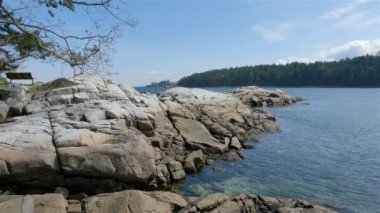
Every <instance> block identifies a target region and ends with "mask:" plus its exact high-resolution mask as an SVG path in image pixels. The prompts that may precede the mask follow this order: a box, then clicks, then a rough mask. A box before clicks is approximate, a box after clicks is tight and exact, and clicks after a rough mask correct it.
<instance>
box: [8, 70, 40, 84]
mask: <svg viewBox="0 0 380 213" xmlns="http://www.w3.org/2000/svg"><path fill="white" fill-rule="evenodd" d="M5 75H6V76H7V78H8V79H9V80H10V81H11V83H12V80H32V84H33V83H34V81H33V76H32V73H30V72H7V73H5Z"/></svg>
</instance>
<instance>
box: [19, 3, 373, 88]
mask: <svg viewBox="0 0 380 213" xmlns="http://www.w3.org/2000/svg"><path fill="white" fill-rule="evenodd" d="M122 10H123V11H124V12H125V13H124V14H127V12H129V13H130V15H131V16H132V17H133V18H134V19H136V20H138V22H139V24H138V25H137V27H136V28H126V29H125V30H124V31H123V33H122V36H121V37H120V39H119V40H118V41H117V42H116V43H115V49H116V50H117V52H116V53H115V54H113V57H112V58H113V62H112V63H113V65H114V66H113V67H112V68H111V70H113V71H117V72H119V75H117V76H113V77H112V78H114V79H116V80H118V81H121V82H123V83H127V84H130V85H133V86H138V85H146V84H148V83H150V82H151V81H159V80H164V79H170V80H173V81H176V80H178V79H180V78H181V77H183V76H186V75H189V74H191V73H194V72H202V71H206V70H209V69H214V68H223V67H234V66H242V65H257V64H268V63H286V62H291V61H303V62H310V61H315V60H333V59H340V58H344V57H352V56H356V55H362V54H366V53H370V54H373V53H374V52H376V51H377V50H380V1H365V0H347V1H343V0H340V1H333V0H332V1H328V0H314V1H308V0H297V1H296V0H292V1H291V0H286V1H285V0H284V1H280V0H277V1H264V0H262V1H255V0H241V1H238V0H230V1H227V0H226V1H216V0H215V1H212V0H209V1H201V0H198V1H191V0H189V1H181V0H177V1H174V0H150V1H144V0H132V1H127V2H126V4H124V5H123V9H122ZM78 16H79V14H75V13H73V14H70V18H69V20H67V22H70V21H72V22H73V23H77V22H76V20H80V18H81V17H78ZM78 25H79V24H78ZM78 25H72V24H70V25H67V26H66V27H67V28H73V29H74V28H75V29H78V28H80V26H78ZM68 30H70V29H68ZM71 30H72V29H71ZM21 69H22V70H24V71H31V72H33V74H34V75H35V76H36V77H37V80H40V81H48V80H52V79H55V78H58V77H60V76H61V73H63V75H64V76H66V77H70V75H71V71H70V70H68V69H67V68H62V67H61V66H60V65H55V66H52V65H50V64H45V63H41V62H38V61H27V62H26V63H24V64H23V66H22V68H21Z"/></svg>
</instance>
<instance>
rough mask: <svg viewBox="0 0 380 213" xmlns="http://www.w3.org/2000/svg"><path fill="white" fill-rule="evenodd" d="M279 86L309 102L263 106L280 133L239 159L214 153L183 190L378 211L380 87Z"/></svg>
mask: <svg viewBox="0 0 380 213" xmlns="http://www.w3.org/2000/svg"><path fill="white" fill-rule="evenodd" d="M208 89H210V90H214V91H220V92H224V91H230V90H231V89H232V88H230V87H227V88H208ZM282 89H283V90H284V91H286V92H288V93H289V94H291V95H293V96H300V97H304V98H306V99H307V100H308V101H307V102H308V103H310V105H304V104H300V103H299V104H295V105H292V106H288V107H279V108H266V110H267V111H269V112H271V113H272V114H274V115H276V117H277V122H278V123H279V125H280V127H281V132H280V133H274V134H267V135H266V136H265V137H264V138H263V141H262V142H260V143H258V144H256V149H253V150H244V151H243V152H244V153H245V154H246V156H247V158H246V159H244V160H242V161H236V162H224V161H217V162H216V163H215V164H213V165H210V166H206V167H205V168H204V169H203V170H202V172H200V173H198V174H194V175H190V176H187V178H186V180H185V182H184V183H183V185H182V188H181V192H182V193H183V194H184V195H189V196H193V195H197V196H199V195H203V194H207V193H212V192H224V193H228V194H238V193H252V194H261V195H268V196H277V197H296V198H301V199H307V200H312V201H316V202H319V203H322V204H329V205H331V206H333V207H334V208H336V209H338V210H339V211H341V212H380V89H378V88H371V89H362V88H361V89H359V88H356V89H351V88H282ZM140 91H142V90H140ZM150 92H151V93H155V92H154V91H150ZM215 167H221V168H223V172H214V168H215Z"/></svg>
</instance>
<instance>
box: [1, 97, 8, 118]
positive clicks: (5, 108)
mask: <svg viewBox="0 0 380 213" xmlns="http://www.w3.org/2000/svg"><path fill="white" fill-rule="evenodd" d="M8 111H9V106H8V104H7V103H5V102H4V101H0V120H3V119H5V118H7V115H8Z"/></svg>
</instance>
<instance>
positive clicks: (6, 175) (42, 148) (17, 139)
mask: <svg viewBox="0 0 380 213" xmlns="http://www.w3.org/2000/svg"><path fill="white" fill-rule="evenodd" d="M0 135H1V137H0V167H1V169H0V171H1V172H0V182H2V184H6V183H23V184H28V182H33V181H35V182H37V183H38V182H39V180H40V182H42V183H38V184H41V186H42V185H43V184H49V181H48V178H49V179H51V180H52V179H54V177H55V176H56V175H58V173H59V171H60V166H59V163H58V159H57V154H56V149H55V146H54V143H53V137H52V135H53V131H52V128H51V124H50V121H49V118H48V114H47V113H46V112H44V113H38V114H34V115H31V116H21V117H15V118H13V120H12V121H11V122H7V123H2V124H0ZM37 183H36V184H37ZM50 184H51V182H50Z"/></svg>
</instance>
